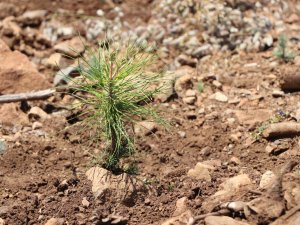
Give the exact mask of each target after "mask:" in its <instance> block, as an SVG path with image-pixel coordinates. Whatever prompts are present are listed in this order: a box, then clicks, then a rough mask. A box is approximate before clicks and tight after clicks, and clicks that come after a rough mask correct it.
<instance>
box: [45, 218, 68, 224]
mask: <svg viewBox="0 0 300 225" xmlns="http://www.w3.org/2000/svg"><path fill="white" fill-rule="evenodd" d="M64 223H65V220H64V219H62V218H51V219H49V220H47V222H46V223H45V225H63V224H64Z"/></svg>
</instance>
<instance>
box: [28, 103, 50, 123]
mask: <svg viewBox="0 0 300 225" xmlns="http://www.w3.org/2000/svg"><path fill="white" fill-rule="evenodd" d="M28 117H29V119H33V120H45V119H48V118H49V117H50V116H49V115H48V114H47V113H46V112H45V111H44V110H42V109H41V108H40V107H37V106H34V107H32V108H31V109H30V110H29V112H28Z"/></svg>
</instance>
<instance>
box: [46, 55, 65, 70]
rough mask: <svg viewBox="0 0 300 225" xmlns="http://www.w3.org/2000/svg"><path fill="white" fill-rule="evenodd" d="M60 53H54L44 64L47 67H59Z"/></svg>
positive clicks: (60, 61) (60, 64)
mask: <svg viewBox="0 0 300 225" xmlns="http://www.w3.org/2000/svg"><path fill="white" fill-rule="evenodd" d="M62 59H63V57H62V55H61V54H60V53H54V54H52V55H50V57H49V58H48V59H47V61H46V66H47V67H49V68H60V67H61V66H62Z"/></svg>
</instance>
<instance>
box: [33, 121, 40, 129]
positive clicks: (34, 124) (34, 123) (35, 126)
mask: <svg viewBox="0 0 300 225" xmlns="http://www.w3.org/2000/svg"><path fill="white" fill-rule="evenodd" d="M42 127H43V124H42V123H40V122H38V121H35V122H33V124H32V130H36V129H40V128H42Z"/></svg>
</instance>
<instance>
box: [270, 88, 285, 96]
mask: <svg viewBox="0 0 300 225" xmlns="http://www.w3.org/2000/svg"><path fill="white" fill-rule="evenodd" d="M272 96H273V97H275V98H279V97H283V96H284V92H283V91H281V90H274V91H273V92H272Z"/></svg>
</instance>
